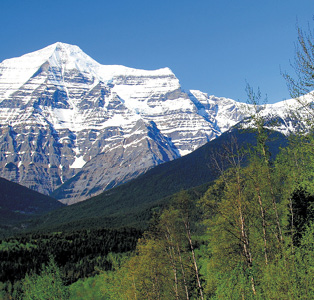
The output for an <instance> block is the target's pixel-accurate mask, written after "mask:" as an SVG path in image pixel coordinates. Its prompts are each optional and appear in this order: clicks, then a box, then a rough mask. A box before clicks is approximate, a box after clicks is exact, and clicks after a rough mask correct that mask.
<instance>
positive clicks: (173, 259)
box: [0, 29, 314, 300]
mask: <svg viewBox="0 0 314 300" xmlns="http://www.w3.org/2000/svg"><path fill="white" fill-rule="evenodd" d="M312 41H313V39H312V35H311V34H307V33H305V32H304V31H302V30H301V29H299V30H298V47H297V49H296V51H297V55H296V61H295V71H296V76H295V77H294V78H293V77H291V76H290V75H288V74H285V75H284V76H285V78H286V80H287V83H288V87H289V89H290V91H291V95H292V96H293V97H294V98H295V99H296V101H297V102H298V103H299V104H300V105H301V106H302V111H305V110H306V111H307V113H306V114H303V115H299V111H293V110H292V111H289V113H290V120H291V121H295V122H297V120H298V122H299V124H300V125H299V127H298V131H295V132H291V133H290V134H289V136H288V137H287V140H286V142H285V144H282V145H281V147H279V148H277V150H276V151H273V149H271V146H270V145H272V143H271V140H272V139H273V138H274V135H273V134H272V131H271V126H272V122H270V120H269V119H267V120H266V119H265V118H264V116H263V105H260V103H261V102H262V101H261V100H262V96H261V93H260V92H259V91H257V93H255V92H254V90H253V89H252V88H251V87H250V86H247V94H248V102H249V103H250V104H251V107H252V113H251V118H250V119H249V120H247V121H246V122H250V127H251V129H250V130H251V132H252V133H253V135H251V137H253V138H254V141H253V142H250V143H242V142H241V140H240V139H239V136H238V135H236V134H232V133H231V134H228V139H225V140H224V142H223V143H222V144H221V146H220V147H219V151H211V152H210V153H208V160H209V161H210V162H211V164H210V166H209V165H208V164H207V163H206V168H207V170H208V169H209V168H211V169H213V168H214V169H215V172H216V176H215V178H210V179H208V180H207V181H206V182H203V181H199V185H200V186H199V187H197V188H195V186H194V188H189V187H186V186H184V185H180V184H179V185H178V186H179V190H180V191H178V186H177V184H178V181H175V180H171V179H173V178H174V177H171V176H170V175H168V176H167V175H166V174H165V176H164V177H163V181H162V182H163V187H164V189H166V187H167V186H169V189H170V191H171V193H170V194H167V193H165V192H163V191H162V189H161V188H159V187H158V188H156V189H154V184H153V182H150V181H149V178H153V177H149V176H150V175H149V176H148V177H145V176H144V177H141V178H142V180H141V182H142V184H143V183H144V184H146V185H147V186H148V187H147V188H146V189H145V193H147V191H148V190H150V193H151V194H152V195H154V192H156V193H157V194H156V196H155V197H156V198H155V200H156V202H154V201H153V200H152V199H154V197H153V196H152V198H149V199H150V200H151V202H150V201H148V203H146V202H145V197H146V196H147V194H145V193H143V195H146V196H142V198H141V197H140V196H139V199H138V200H139V201H138V203H137V205H138V206H137V207H135V208H134V209H136V211H137V213H134V211H133V215H132V218H131V219H129V220H122V219H121V217H122V216H127V211H128V210H129V213H132V210H131V207H132V204H134V203H136V199H134V198H133V199H132V197H131V195H126V191H127V189H125V190H124V188H122V187H121V188H119V189H118V190H115V191H119V190H120V189H122V191H124V193H121V194H119V196H116V197H118V198H116V199H117V202H116V204H117V206H118V207H122V206H123V198H125V199H126V204H125V205H126V206H125V207H124V208H123V207H122V208H123V210H124V212H123V211H122V212H123V213H124V214H123V213H122V214H120V215H119V214H118V213H117V211H118V210H117V211H115V208H114V205H109V204H108V203H107V204H105V205H108V207H109V208H108V207H107V208H108V211H109V212H110V213H111V215H112V217H111V219H110V218H109V215H108V216H106V218H104V219H101V218H98V219H97V218H94V219H88V218H87V216H88V213H86V215H85V216H86V220H85V221H86V222H84V223H83V224H81V226H79V225H78V224H79V223H80V219H79V218H78V219H77V223H76V224H77V226H70V227H67V226H66V224H65V223H63V225H62V226H60V227H57V224H54V223H51V224H50V226H51V227H50V228H49V227H40V226H38V227H37V231H34V230H33V231H29V232H24V233H20V234H19V235H14V236H12V237H7V238H3V239H2V240H1V244H0V258H1V259H0V263H1V269H0V272H1V273H0V281H1V284H0V298H2V299H115V300H118V299H119V300H121V299H123V300H124V299H125V300H127V299H130V300H131V299H132V300H134V299H137V300H140V299H160V300H161V299H176V300H179V299H201V300H203V299H278V300H279V299H314V151H313V149H314V126H313V125H314V124H313V116H314V110H313V107H312V103H311V102H309V101H304V98H302V97H301V96H302V95H304V94H307V93H310V92H312V91H313V90H314V80H313V78H314V67H313V66H314V45H313V42H312ZM309 96H314V95H309ZM313 99H314V98H312V100H313ZM287 113H288V111H287ZM271 121H274V124H275V123H276V121H278V120H271ZM301 121H302V122H301ZM204 149H206V148H203V150H202V151H204ZM178 161H179V160H178ZM173 164H174V163H173ZM204 165H205V164H204ZM161 168H163V167H161ZM206 168H204V169H203V168H200V172H206ZM156 170H158V169H155V170H154V171H152V172H156ZM181 170H185V169H184V167H182V169H181ZM179 173H180V172H179ZM149 174H152V173H149ZM183 174H184V173H183V172H181V175H182V177H184V176H189V175H190V176H195V175H194V172H192V173H191V174H189V175H184V176H183ZM178 176H180V174H179V175H178ZM195 178H197V177H194V178H193V179H195ZM195 180H196V179H195ZM135 182H136V181H135ZM181 182H186V181H185V180H184V179H182V181H181ZM133 184H134V183H133ZM127 185H128V186H131V187H132V189H133V192H132V195H133V196H134V195H136V193H139V194H140V193H141V188H142V187H143V185H138V186H137V185H132V184H131V183H129V184H127ZM174 185H175V186H177V188H176V189H174V190H171V189H172V188H173V187H174ZM190 187H191V186H190ZM115 191H114V192H113V194H115V193H116V195H118V193H117V192H115ZM129 191H130V190H129ZM123 195H124V196H123ZM102 197H103V195H102V196H99V197H98V198H96V201H95V203H99V202H101V199H103V198H102ZM119 197H120V198H119ZM97 199H99V200H97ZM158 199H162V201H157V200H158ZM97 201H98V202H97ZM85 203H87V204H80V205H78V206H76V208H75V211H76V213H77V215H79V214H80V211H81V212H82V211H83V209H82V208H87V206H86V205H88V201H87V202H85ZM90 203H91V202H90ZM140 204H141V205H140ZM104 208H105V207H102V209H101V211H103V209H104ZM93 209H94V208H93ZM69 212H70V209H61V210H59V211H58V215H59V216H60V217H59V218H60V219H59V220H64V219H66V216H67V214H68V213H69ZM143 212H145V213H143ZM99 213H100V212H99ZM46 216H47V215H46ZM49 216H50V217H51V216H53V213H51V214H50V215H49ZM62 216H63V217H62ZM141 217H142V219H141ZM73 220H74V219H73ZM82 220H83V219H82ZM100 220H103V221H104V222H99V221H100ZM143 220H144V221H143ZM97 221H98V222H99V223H98V227H97V226H96V224H95V223H96V222H97ZM114 221H116V222H117V223H116V224H118V225H116V227H115V229H114V228H113V227H111V225H110V224H113V223H114ZM33 222H35V223H36V222H38V224H40V219H36V220H35V221H33ZM69 224H70V223H69ZM122 224H124V225H125V224H128V225H129V226H128V227H124V228H123V227H122V226H121V225H122ZM132 224H137V225H139V226H136V227H137V228H134V227H133V228H132V226H131V225H132ZM35 225H36V224H35ZM100 225H101V226H100ZM119 226H120V228H119ZM83 227H85V228H83ZM106 227H107V229H106ZM33 228H35V227H33ZM57 228H58V230H57ZM108 228H111V229H108Z"/></svg>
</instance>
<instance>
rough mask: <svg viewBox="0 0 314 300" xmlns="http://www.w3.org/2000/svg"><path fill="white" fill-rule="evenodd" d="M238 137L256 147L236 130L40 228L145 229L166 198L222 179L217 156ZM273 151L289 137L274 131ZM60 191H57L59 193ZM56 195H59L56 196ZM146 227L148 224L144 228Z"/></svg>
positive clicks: (53, 217)
mask: <svg viewBox="0 0 314 300" xmlns="http://www.w3.org/2000/svg"><path fill="white" fill-rule="evenodd" d="M233 138H236V139H237V142H238V144H239V145H240V146H241V145H242V146H244V145H246V144H254V143H255V136H254V134H253V133H252V132H248V131H244V132H243V131H241V132H239V131H238V130H236V129H235V130H233V131H232V132H226V133H224V134H222V135H221V136H220V137H218V138H217V139H215V140H213V141H211V142H209V143H207V144H206V145H204V146H202V147H200V148H199V149H197V150H195V151H194V152H192V153H191V154H188V155H186V156H184V157H181V158H179V159H176V160H173V161H170V162H167V163H164V164H161V165H159V166H157V167H155V168H153V169H151V170H149V171H147V172H146V173H145V174H143V175H141V176H139V177H137V178H135V179H133V180H132V181H130V182H128V183H125V184H123V185H121V186H118V187H116V188H114V189H111V190H109V191H105V192H104V193H102V194H100V195H98V196H95V197H93V198H91V199H88V200H86V201H83V202H80V203H77V204H73V205H71V206H68V207H65V208H64V209H62V210H59V211H56V212H52V213H51V214H49V216H46V217H45V219H43V220H42V221H41V222H39V223H38V222H36V224H37V225H36V226H39V227H46V228H48V227H49V228H60V226H61V227H62V228H63V229H65V228H73V227H80V226H84V225H83V224H85V226H105V227H106V226H115V227H119V226H126V225H127V226H145V224H146V223H145V222H147V221H148V219H149V218H150V217H151V214H152V211H153V209H154V207H157V206H159V205H160V204H162V203H164V202H165V201H167V200H166V197H168V196H171V195H172V194H174V193H176V192H179V191H180V190H182V189H189V188H193V187H197V186H200V185H202V184H206V183H208V182H210V181H212V180H214V179H215V178H217V176H218V172H217V170H216V169H215V168H214V165H213V160H212V158H213V155H217V153H220V152H221V151H222V150H223V147H224V146H225V145H226V144H228V143H230V140H231V139H233ZM271 138H272V141H271V142H270V144H269V146H270V150H271V152H272V153H273V155H274V156H275V155H276V153H277V152H278V149H279V146H285V145H286V139H285V137H284V136H283V135H282V134H280V133H276V132H273V133H272V135H271ZM57 192H58V190H57V191H56V194H57ZM55 196H56V195H55ZM143 224H144V225H143Z"/></svg>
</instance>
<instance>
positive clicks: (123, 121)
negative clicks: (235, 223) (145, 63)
mask: <svg viewBox="0 0 314 300" xmlns="http://www.w3.org/2000/svg"><path fill="white" fill-rule="evenodd" d="M267 109H270V111H272V110H273V109H272V108H271V107H270V108H267ZM280 111H282V113H283V110H281V109H280ZM247 115H249V112H248V110H246V109H243V104H240V103H238V102H236V101H234V100H232V99H227V98H217V97H214V96H208V95H207V94H206V93H202V92H200V91H195V90H192V91H189V92H185V91H184V90H183V89H182V88H181V86H180V83H179V80H178V79H177V78H176V76H175V75H174V74H173V73H172V71H171V70H170V69H168V68H163V69H159V70H153V71H147V70H137V69H132V68H128V67H124V66H118V65H114V66H106V65H101V64H99V63H98V62H96V61H95V60H93V59H92V58H91V57H89V56H88V55H86V54H85V53H84V52H83V51H82V50H81V49H80V48H79V47H77V46H73V45H69V44H64V43H56V44H53V45H50V46H48V47H46V48H44V49H41V50H39V51H36V52H33V53H29V54H26V55H23V56H21V57H18V58H12V59H7V60H4V61H3V62H2V63H1V64H0V141H1V148H0V176H1V177H4V178H7V179H9V180H12V181H15V182H17V183H20V184H22V185H25V186H27V187H30V188H32V189H35V190H37V191H40V192H42V193H45V194H50V193H51V192H52V191H54V190H55V189H57V188H58V187H60V186H61V185H62V184H63V183H66V184H65V185H64V187H63V190H62V193H61V194H62V197H61V199H60V200H61V201H62V202H64V203H68V204H71V203H74V202H77V201H81V200H84V199H86V198H88V197H90V196H92V195H95V194H98V193H100V192H101V191H103V190H105V189H109V188H111V187H113V186H115V185H118V184H120V183H122V182H125V181H127V180H130V179H132V178H134V177H135V176H138V175H139V174H141V173H143V172H145V171H146V170H148V169H149V168H151V167H153V166H156V165H158V164H160V163H163V162H166V161H169V160H173V159H176V158H178V157H180V156H182V155H185V154H188V153H190V152H191V151H193V150H195V149H197V148H198V147H200V146H202V145H203V144H205V143H206V142H208V141H210V140H212V139H214V138H216V137H217V136H219V135H220V134H221V133H222V132H224V131H226V130H228V129H229V128H230V127H231V126H233V125H235V124H236V123H238V122H239V121H241V120H242V119H243V118H245V117H246V116H247ZM59 194H60V193H59Z"/></svg>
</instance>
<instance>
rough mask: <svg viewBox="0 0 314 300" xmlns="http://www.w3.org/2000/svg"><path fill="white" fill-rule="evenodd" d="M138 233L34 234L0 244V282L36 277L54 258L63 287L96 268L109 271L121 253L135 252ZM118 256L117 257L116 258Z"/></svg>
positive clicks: (102, 230)
mask: <svg viewBox="0 0 314 300" xmlns="http://www.w3.org/2000/svg"><path fill="white" fill-rule="evenodd" d="M141 234H142V233H141V231H139V230H135V229H132V228H130V229H120V230H109V229H93V230H81V231H73V232H59V233H46V234H43V233H37V234H35V233H33V234H29V235H23V236H20V237H15V238H9V239H6V240H2V241H1V243H0V281H2V282H6V281H8V280H9V281H10V282H11V283H12V284H14V282H17V281H18V280H21V279H22V278H24V276H25V274H26V273H32V272H33V273H38V272H39V270H40V268H41V265H42V264H43V263H44V264H47V263H48V261H49V255H52V256H53V257H55V261H56V263H57V264H58V265H59V266H60V270H61V273H62V276H63V277H64V279H65V282H66V284H70V283H72V282H74V281H77V280H78V279H79V278H84V277H87V276H92V275H95V274H97V273H98V271H97V270H96V268H98V269H102V270H112V269H114V268H117V266H118V265H119V261H120V258H119V256H118V254H119V255H121V254H122V253H127V252H130V251H132V250H134V249H135V247H136V244H137V240H138V238H139V237H140V236H141ZM115 253H117V254H115Z"/></svg>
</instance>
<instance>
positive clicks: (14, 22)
mask: <svg viewBox="0 0 314 300" xmlns="http://www.w3.org/2000/svg"><path fill="white" fill-rule="evenodd" d="M313 15H314V1H313V0H280V1H279V0H264V1H254V0H238V1H235V0H229V1H227V0H215V1H212V0H192V1H186V0H155V1H151V0H133V1H132V0H112V1H107V0H102V1H101V0H96V1H94V0H89V1H82V0H53V1H50V0H1V1H0V41H1V45H0V61H2V60H4V59H6V58H11V57H15V56H20V55H22V54H25V53H28V52H31V51H35V50H38V49H40V48H43V47H45V46H48V45H50V44H52V43H55V42H57V41H60V42H65V43H70V44H75V45H78V46H79V47H80V48H81V49H82V50H83V51H85V52H86V53H87V54H88V55H90V56H91V57H93V58H94V59H95V60H97V61H98V62H99V63H102V64H121V65H125V66H128V67H133V68H141V69H148V70H149V69H157V68H162V67H169V68H170V69H172V71H173V72H174V73H175V74H176V76H177V77H178V78H179V80H180V83H181V85H182V87H183V89H185V90H188V89H199V90H201V91H203V92H207V93H209V94H213V95H216V96H224V97H229V98H232V99H235V100H240V101H246V93H245V86H246V82H248V83H249V84H250V85H251V86H253V87H254V88H256V87H260V89H261V91H262V93H264V94H265V93H267V94H268V102H269V103H273V102H277V101H280V100H283V99H286V98H289V93H288V91H287V88H286V84H285V81H284V80H283V78H282V76H281V75H280V68H281V69H283V70H288V71H289V72H290V66H289V60H290V59H293V57H294V43H295V41H296V21H297V19H298V22H299V24H300V25H301V26H302V27H306V26H307V24H308V22H309V24H310V25H311V26H312V27H313V28H314V21H313Z"/></svg>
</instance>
